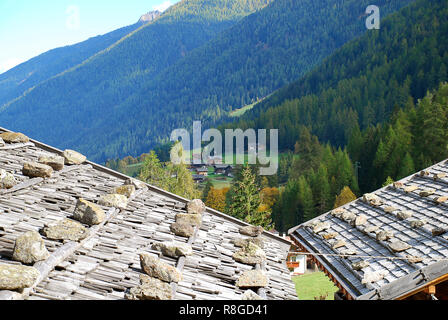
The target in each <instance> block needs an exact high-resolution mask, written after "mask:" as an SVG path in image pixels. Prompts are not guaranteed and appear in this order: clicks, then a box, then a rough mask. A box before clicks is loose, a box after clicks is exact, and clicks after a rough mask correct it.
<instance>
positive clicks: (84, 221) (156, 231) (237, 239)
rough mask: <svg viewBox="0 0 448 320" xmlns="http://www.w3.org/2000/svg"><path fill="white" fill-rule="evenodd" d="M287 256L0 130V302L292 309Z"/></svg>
mask: <svg viewBox="0 0 448 320" xmlns="http://www.w3.org/2000/svg"><path fill="white" fill-rule="evenodd" d="M290 245H291V243H290V242H289V241H287V240H285V239H283V238H281V237H279V236H276V235H273V234H271V233H269V232H266V231H264V230H263V229H262V228H260V227H254V226H251V225H248V224H246V223H244V222H241V221H239V220H237V219H234V218H232V217H230V216H227V215H225V214H223V213H221V212H218V211H215V210H212V209H210V208H206V207H205V205H204V204H203V203H202V201H200V200H192V201H190V200H187V199H183V198H181V197H179V196H176V195H173V194H171V193H168V192H166V191H164V190H161V189H158V188H156V187H153V186H150V185H148V184H145V183H143V182H141V181H138V180H134V179H130V178H129V177H127V176H125V175H123V174H120V173H118V172H115V171H112V170H110V169H107V168H105V167H102V166H100V165H97V164H95V163H92V162H89V161H88V160H87V159H86V157H84V156H83V155H81V154H79V153H77V152H75V151H71V150H65V151H62V150H58V149H55V148H52V147H50V146H48V145H45V144H43V143H40V142H37V141H34V140H31V139H29V138H28V137H26V136H24V135H23V134H19V133H13V132H10V131H8V130H6V129H1V128H0V300H15V299H30V300H36V299H45V300H47V299H48V300H65V299H69V300H83V299H87V300H92V299H98V300H122V299H129V300H146V299H147V300H191V299H193V300H218V299H219V300H241V299H242V300H260V299H261V300H271V299H273V300H285V299H297V297H296V291H295V287H294V284H293V282H292V281H291V276H290V273H289V271H288V269H287V266H286V257H287V254H288V251H289V249H290Z"/></svg>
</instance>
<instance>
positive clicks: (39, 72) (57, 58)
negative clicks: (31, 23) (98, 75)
mask: <svg viewBox="0 0 448 320" xmlns="http://www.w3.org/2000/svg"><path fill="white" fill-rule="evenodd" d="M141 26H142V24H141V23H136V24H133V25H131V26H128V27H124V28H121V29H118V30H115V31H113V32H110V33H107V34H105V35H102V36H96V37H93V38H90V39H88V40H86V41H84V42H81V43H78V44H75V45H72V46H66V47H61V48H57V49H53V50H50V51H48V52H45V53H43V54H41V55H39V56H37V57H35V58H33V59H31V60H28V61H27V62H25V63H23V64H21V65H19V66H17V67H15V68H13V69H11V70H9V71H7V72H5V73H3V74H1V75H0V106H2V105H3V104H5V103H7V102H9V101H11V100H13V99H14V98H17V97H19V96H21V95H22V94H23V93H24V92H25V91H26V90H27V89H29V88H31V87H33V86H35V85H37V84H38V83H40V82H42V81H45V80H47V79H49V78H51V77H53V76H55V75H57V74H58V73H60V72H62V71H64V70H67V69H70V68H72V67H74V66H76V65H78V64H79V63H81V62H83V61H84V60H85V59H87V58H89V57H91V56H92V55H94V54H95V53H97V52H99V51H101V50H104V49H106V48H107V47H109V46H110V45H112V44H113V43H115V42H116V41H118V40H120V39H121V38H122V37H124V36H126V35H127V34H129V33H131V32H132V31H134V30H136V29H137V28H139V27H141Z"/></svg>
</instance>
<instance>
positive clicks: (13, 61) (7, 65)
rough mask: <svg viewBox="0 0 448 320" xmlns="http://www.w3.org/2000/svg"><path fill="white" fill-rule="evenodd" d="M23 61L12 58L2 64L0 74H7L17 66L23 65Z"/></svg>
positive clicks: (0, 64) (0, 63)
mask: <svg viewBox="0 0 448 320" xmlns="http://www.w3.org/2000/svg"><path fill="white" fill-rule="evenodd" d="M22 62H23V60H20V59H18V58H12V59H8V60H5V61H2V62H0V74H2V73H5V72H6V71H8V70H10V69H12V68H14V67H15V66H17V65H19V64H21V63H22Z"/></svg>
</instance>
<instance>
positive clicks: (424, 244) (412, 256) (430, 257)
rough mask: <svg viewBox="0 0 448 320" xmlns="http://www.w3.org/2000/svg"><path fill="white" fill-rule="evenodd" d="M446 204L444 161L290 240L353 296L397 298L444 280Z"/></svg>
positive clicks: (301, 229)
mask: <svg viewBox="0 0 448 320" xmlns="http://www.w3.org/2000/svg"><path fill="white" fill-rule="evenodd" d="M447 200H448V162H447V161H443V162H441V163H438V164H436V165H434V166H432V167H430V168H428V169H426V170H423V171H422V172H420V173H417V174H415V175H412V176H410V177H407V178H405V179H403V180H401V181H399V182H396V183H394V184H393V185H390V186H387V187H385V188H383V189H380V190H378V191H376V192H374V193H372V194H366V195H364V196H363V197H362V198H361V199H358V200H356V201H354V202H351V203H349V204H347V205H345V206H343V207H341V208H338V209H335V210H333V211H331V212H329V213H327V214H324V215H322V216H319V217H317V218H316V219H314V220H312V221H309V222H307V223H305V224H302V225H300V226H298V227H295V228H293V229H291V230H290V231H289V234H290V235H291V237H292V239H293V240H294V241H295V242H296V243H298V244H299V245H300V246H301V247H302V249H305V250H306V251H308V252H309V253H311V254H313V255H314V256H315V257H316V259H317V260H318V262H320V263H321V264H322V266H323V267H324V268H325V269H326V270H327V271H328V272H329V276H330V277H332V278H333V280H334V281H335V282H337V283H338V284H339V285H341V286H342V288H341V289H345V290H346V291H347V292H348V294H349V295H350V296H351V297H352V298H354V299H396V298H400V297H403V296H404V295H406V294H409V293H411V292H413V291H415V290H417V289H419V288H421V287H422V286H424V285H425V284H427V283H428V282H430V281H432V280H434V279H437V278H440V277H442V276H444V275H445V274H448V260H445V259H448V234H447V233H445V231H446V230H448V202H447ZM388 257H390V258H392V259H388ZM402 258H404V259H402ZM363 280H364V281H363Z"/></svg>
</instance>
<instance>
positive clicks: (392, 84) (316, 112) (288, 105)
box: [231, 0, 448, 149]
mask: <svg viewBox="0 0 448 320" xmlns="http://www.w3.org/2000/svg"><path fill="white" fill-rule="evenodd" d="M446 4H447V3H446V1H443V0H435V1H427V0H426V1H425V0H419V1H417V2H416V3H415V4H412V5H411V6H409V7H406V8H404V9H402V10H401V11H400V12H399V13H396V14H394V15H393V16H391V17H389V18H387V19H385V20H384V21H383V22H382V26H381V30H371V31H369V32H367V34H366V35H365V36H363V37H362V38H361V39H359V40H357V41H354V42H352V43H349V44H347V45H346V46H344V47H343V48H342V49H340V50H338V52H337V53H335V54H334V55H333V56H331V57H329V58H328V59H327V60H326V61H325V62H324V63H323V64H322V65H321V66H319V67H317V68H316V69H314V70H313V71H312V72H310V73H309V74H307V75H306V76H304V77H303V78H301V79H300V80H298V81H296V82H294V83H293V84H291V85H288V86H287V87H285V88H283V89H281V90H279V91H278V92H277V93H275V94H274V95H272V96H271V97H269V98H268V99H266V100H265V101H263V102H261V103H259V104H258V105H256V106H255V107H254V109H253V110H251V111H250V112H248V113H247V114H245V115H244V116H243V118H242V119H241V121H240V122H238V123H236V124H233V125H231V126H235V127H249V128H279V129H280V138H279V141H280V147H281V148H288V149H292V148H293V147H294V144H295V142H296V141H297V139H298V138H299V128H300V127H301V126H307V127H308V128H309V129H310V130H311V132H312V133H313V134H315V135H316V136H318V138H319V139H320V140H321V141H325V142H327V141H329V142H331V143H332V144H333V145H335V146H344V145H346V144H347V142H348V138H349V137H350V135H351V132H352V131H353V130H354V129H356V128H357V127H358V126H359V127H360V128H361V129H363V128H367V127H369V126H371V125H375V124H377V123H382V122H384V121H387V120H388V119H389V118H390V116H391V115H392V114H393V112H394V111H396V110H398V109H400V108H403V107H405V106H406V105H407V103H408V102H409V100H412V101H414V102H416V100H417V99H420V98H422V97H423V96H424V95H425V94H426V92H427V90H432V89H434V88H437V86H438V85H439V83H440V82H442V81H446V80H448V71H447V70H448V69H447V67H448V6H447V5H446Z"/></svg>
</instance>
